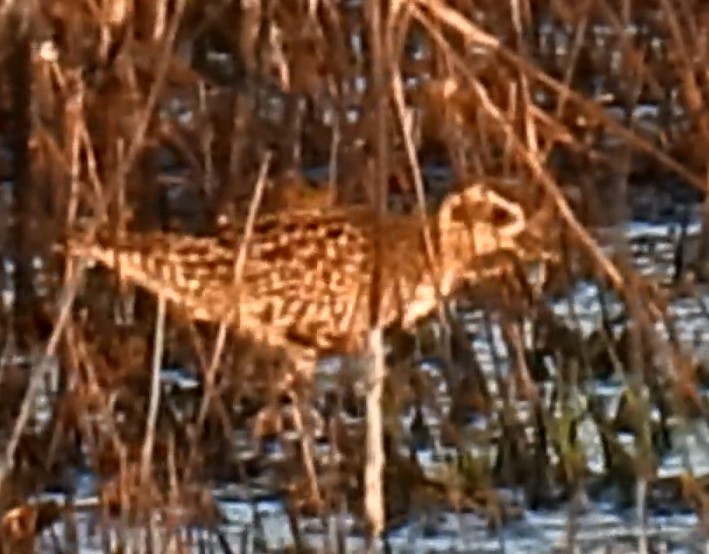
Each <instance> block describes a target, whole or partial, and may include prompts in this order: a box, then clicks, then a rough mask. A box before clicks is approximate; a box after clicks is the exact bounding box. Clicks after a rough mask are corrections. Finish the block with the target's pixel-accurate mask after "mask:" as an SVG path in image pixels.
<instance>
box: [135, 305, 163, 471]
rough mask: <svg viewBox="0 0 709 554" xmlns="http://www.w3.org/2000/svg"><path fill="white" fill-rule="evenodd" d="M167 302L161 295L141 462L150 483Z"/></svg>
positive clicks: (156, 321) (158, 405) (156, 320)
mask: <svg viewBox="0 0 709 554" xmlns="http://www.w3.org/2000/svg"><path fill="white" fill-rule="evenodd" d="M166 304H167V301H166V300H165V297H164V296H163V295H162V294H161V295H159V296H158V313H157V318H156V319H155V341H154V344H153V367H152V373H151V378H150V404H149V406H148V416H147V418H146V422H145V438H144V441H143V452H142V460H141V480H142V482H143V483H146V484H147V483H148V482H149V477H150V466H151V464H152V458H153V445H154V444H155V426H156V424H157V419H158V409H159V407H160V367H161V363H162V354H163V348H164V345H165V312H166Z"/></svg>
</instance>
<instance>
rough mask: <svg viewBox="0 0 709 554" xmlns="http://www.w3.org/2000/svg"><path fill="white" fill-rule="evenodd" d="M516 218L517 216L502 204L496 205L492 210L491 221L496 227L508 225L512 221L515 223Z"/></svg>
mask: <svg viewBox="0 0 709 554" xmlns="http://www.w3.org/2000/svg"><path fill="white" fill-rule="evenodd" d="M514 220H515V217H514V216H513V214H512V213H511V212H510V211H509V210H508V209H506V208H503V207H502V206H495V207H494V208H492V212H491V214H490V222H491V223H492V224H493V225H495V226H496V227H498V226H499V227H502V226H504V225H508V224H510V223H513V222H514Z"/></svg>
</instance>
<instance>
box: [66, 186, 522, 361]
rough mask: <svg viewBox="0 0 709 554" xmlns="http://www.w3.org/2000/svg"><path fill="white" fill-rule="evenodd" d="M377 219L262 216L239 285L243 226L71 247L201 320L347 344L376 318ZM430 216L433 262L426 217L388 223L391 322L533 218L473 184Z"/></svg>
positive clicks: (445, 290) (323, 345)
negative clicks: (372, 309) (372, 310)
mask: <svg viewBox="0 0 709 554" xmlns="http://www.w3.org/2000/svg"><path fill="white" fill-rule="evenodd" d="M374 222H375V219H374V216H373V213H372V211H371V210H370V209H369V208H368V207H343V208H327V209H312V210H295V211H293V210H291V211H284V212H279V213H274V214H267V215H263V216H261V217H259V218H257V220H256V222H255V224H254V227H253V230H252V234H251V239H250V241H249V242H248V248H247V252H246V258H245V264H244V268H243V274H242V276H241V279H240V281H239V286H238V287H237V286H236V284H235V283H236V281H235V266H236V259H237V256H238V252H239V249H240V247H241V246H242V238H241V237H242V233H241V232H239V231H234V232H224V233H222V234H220V235H218V236H214V237H196V236H187V235H177V234H168V233H144V234H138V233H129V234H123V235H119V236H113V237H112V236H110V234H105V235H104V234H101V235H99V236H98V237H96V238H94V239H91V240H89V239H88V238H87V237H85V236H84V235H81V234H78V235H76V236H74V237H72V238H71V239H70V240H69V241H68V245H67V246H68V249H67V250H68V254H69V255H70V256H73V257H86V258H88V259H90V260H94V261H96V262H99V263H100V264H102V265H104V266H106V267H107V268H109V269H111V270H114V271H116V272H118V274H119V275H120V276H121V277H122V278H124V279H126V280H128V281H130V282H133V283H135V284H136V285H139V286H142V287H144V288H146V289H147V290H149V291H150V292H152V293H155V294H158V293H162V294H163V295H164V296H165V297H166V299H167V300H168V301H170V302H173V303H176V304H178V305H180V306H181V307H182V308H184V309H185V311H186V313H187V314H188V315H189V316H190V317H191V318H193V319H196V320H206V321H222V320H228V321H230V322H231V324H232V325H233V326H235V327H236V328H237V329H238V330H239V331H240V332H242V333H244V334H248V335H251V336H253V337H254V338H256V339H257V340H261V341H264V342H266V343H270V344H278V345H283V344H287V343H295V344H299V345H302V346H304V347H314V348H316V349H318V350H320V351H350V350H351V349H353V348H356V345H357V340H358V339H359V337H361V334H362V332H364V331H366V329H367V327H368V325H369V315H370V314H369V299H368V296H369V287H370V283H371V276H372V270H373V264H374V244H375V227H374ZM427 224H428V227H429V230H430V232H431V236H432V238H433V243H434V244H433V246H434V252H435V256H436V259H437V260H436V267H437V268H438V269H437V270H436V271H434V270H433V269H432V267H433V266H432V264H431V260H430V259H429V258H428V257H427V255H426V250H425V247H424V238H423V237H424V233H423V230H422V226H421V223H420V219H419V218H418V217H416V216H414V215H389V216H387V217H386V218H385V220H384V221H383V226H382V231H383V233H382V236H381V237H382V241H383V242H382V244H383V257H382V260H381V262H382V268H381V269H382V279H383V281H382V282H383V286H384V288H383V293H384V295H383V298H382V305H381V306H380V309H381V318H382V321H383V322H384V323H385V324H389V323H392V322H394V321H397V320H398V321H400V322H401V323H402V324H403V325H405V326H408V325H411V324H413V323H415V322H416V321H417V320H418V319H420V318H421V317H424V316H426V315H428V314H429V313H431V311H432V310H434V309H435V307H436V304H437V295H436V288H437V287H438V289H439V290H440V292H441V293H442V294H443V295H444V296H445V295H448V294H450V293H451V292H453V290H454V289H455V287H456V286H457V285H458V284H459V283H460V281H461V279H462V277H463V274H464V273H465V271H466V269H467V268H469V267H470V265H471V264H472V263H474V262H475V260H476V259H478V258H480V257H481V256H483V255H485V254H489V253H494V252H495V251H498V250H500V249H514V248H515V238H516V237H517V235H519V234H520V233H521V232H522V231H523V229H524V216H523V214H522V211H521V210H520V209H519V207H518V206H517V205H516V204H514V203H510V202H508V201H506V200H505V199H503V198H502V197H500V196H499V195H497V194H495V193H493V192H491V191H488V190H487V189H484V188H483V187H481V186H475V187H471V188H469V189H466V190H465V191H463V192H462V193H456V194H451V195H449V196H448V197H447V198H446V200H445V201H444V202H443V204H442V206H441V208H440V209H439V211H438V212H437V213H436V214H434V215H433V216H430V217H429V218H428V222H427Z"/></svg>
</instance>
